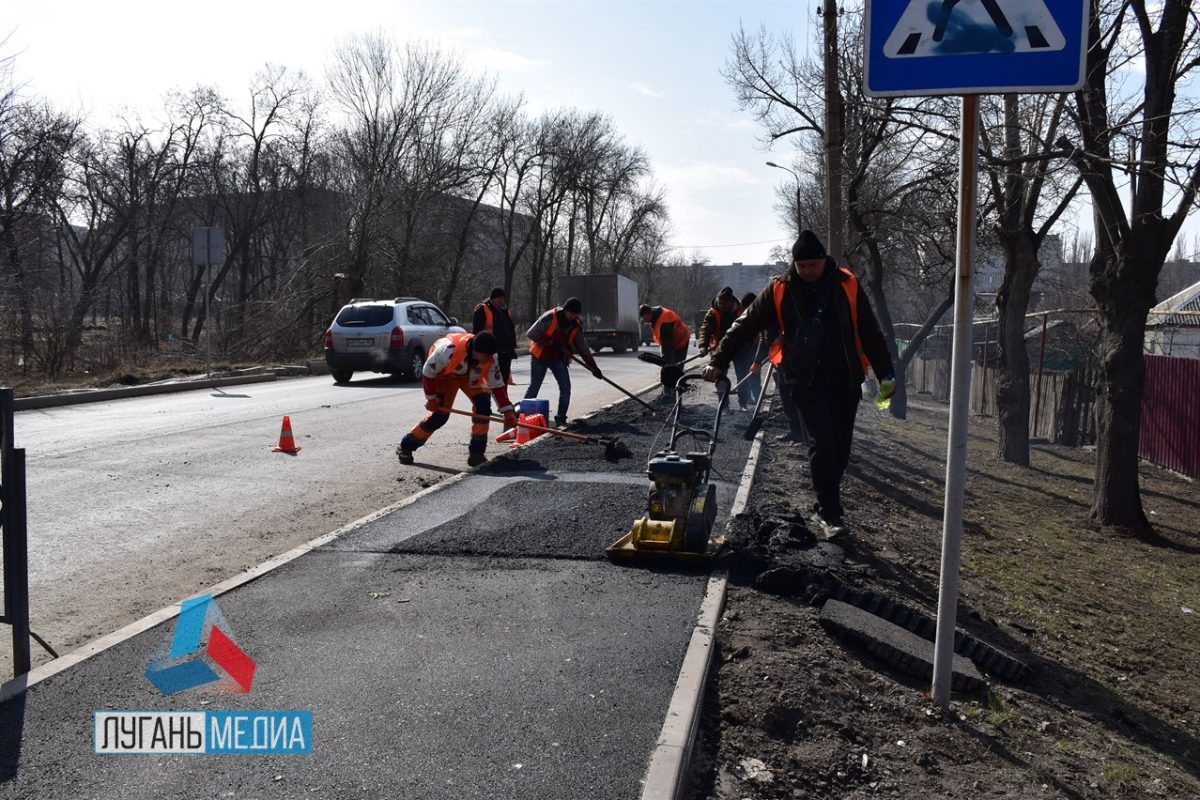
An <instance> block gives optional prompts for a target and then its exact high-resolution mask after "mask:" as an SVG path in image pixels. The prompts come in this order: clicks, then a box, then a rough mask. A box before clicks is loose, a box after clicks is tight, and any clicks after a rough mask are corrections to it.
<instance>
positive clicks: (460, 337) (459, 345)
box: [429, 333, 492, 389]
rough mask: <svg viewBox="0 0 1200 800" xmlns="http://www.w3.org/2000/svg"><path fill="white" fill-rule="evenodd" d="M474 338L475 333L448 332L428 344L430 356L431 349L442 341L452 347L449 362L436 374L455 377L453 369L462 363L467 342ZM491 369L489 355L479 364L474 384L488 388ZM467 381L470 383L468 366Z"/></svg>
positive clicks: (465, 355) (440, 376)
mask: <svg viewBox="0 0 1200 800" xmlns="http://www.w3.org/2000/svg"><path fill="white" fill-rule="evenodd" d="M474 338H475V334H473V333H449V334H446V335H445V336H443V337H442V338H441V339H438V340H437V341H436V342H434V343H433V344H431V345H430V346H429V355H431V356H432V355H433V351H434V350H436V349H437V348H438V346H439V345H440V344H441V343H442V342H450V344H451V345H452V346H453V349H452V350H451V351H450V363H448V364H447V365H446V366H445V368H444V369H442V371H441V374H439V375H438V378H455V377H457V376H456V375H455V374H454V370H456V369H458V366H459V364H462V363H463V361H464V360H465V359H466V357H467V344H468V343H470V341H471V340H472V339H474ZM491 369H492V359H491V357H489V358H488V360H487V361H485V362H483V363H482V364H480V365H479V380H477V381H475V382H474V385H475V386H479V387H481V388H484V389H486V388H488V373H489V372H491ZM467 382H468V383H471V370H470V368H469V367H468V368H467Z"/></svg>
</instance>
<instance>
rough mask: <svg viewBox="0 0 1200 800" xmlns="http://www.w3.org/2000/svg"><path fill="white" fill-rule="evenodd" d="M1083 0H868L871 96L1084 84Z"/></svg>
mask: <svg viewBox="0 0 1200 800" xmlns="http://www.w3.org/2000/svg"><path fill="white" fill-rule="evenodd" d="M1087 9H1088V0H867V37H866V39H867V40H866V45H867V46H866V78H865V81H864V82H865V86H864V90H865V92H866V93H867V94H868V95H870V96H872V97H886V96H889V95H933V94H1004V93H1007V92H1022V93H1024V92H1063V91H1071V90H1074V89H1078V88H1079V87H1080V86H1082V85H1083V70H1084V55H1085V53H1086V44H1085V43H1086V42H1087V20H1088V17H1087Z"/></svg>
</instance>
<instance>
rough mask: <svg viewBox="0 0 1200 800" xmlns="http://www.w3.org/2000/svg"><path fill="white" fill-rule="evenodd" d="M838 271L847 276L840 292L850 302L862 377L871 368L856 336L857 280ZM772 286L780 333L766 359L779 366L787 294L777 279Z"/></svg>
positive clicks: (781, 357) (845, 270) (850, 274)
mask: <svg viewBox="0 0 1200 800" xmlns="http://www.w3.org/2000/svg"><path fill="white" fill-rule="evenodd" d="M838 271H840V272H842V273H843V274H845V275H846V276H847V278H846V280H843V281H840V283H841V284H842V291H843V292H845V294H846V300H848V301H849V302H850V327H851V328H853V329H854V349H855V350H856V351H857V353H858V363H859V364H861V365H862V371H863V375H864V376H865V375H866V374H867V371H868V370H869V369H870V368H871V361H870V359H868V358H867V352H866V350H864V349H863V344H862V339H861V338H859V335H858V278H856V277H854V273H853V272H851V271H850V270H848V269H845V268H844V267H839V268H838ZM774 281H775V283H774V286H772V287H771V296H772V298H773V299H774V301H775V316H776V317H777V318H778V319H779V330H780V331H781V333H780V334H779V336H777V337H776V338H775V341H773V342H771V349H770V351H769V353H768V357H769V358H770V359H771V363H772V364H774V365H775V366H777V367H778V366H779V365H780V364H781V363H783V333H782V331H783V296H784V295H785V294H786V293H787V284H786V283H784V282H783V281H781V280H780V279H779V278H775V279H774Z"/></svg>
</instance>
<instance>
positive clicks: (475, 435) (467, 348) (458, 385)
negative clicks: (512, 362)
mask: <svg viewBox="0 0 1200 800" xmlns="http://www.w3.org/2000/svg"><path fill="white" fill-rule="evenodd" d="M499 349H500V346H499V343H498V342H497V341H496V337H495V336H493V335H492V334H490V333H488V332H487V331H483V332H481V333H451V334H449V335H447V336H443V337H442V338H441V339H438V340H437V341H436V342H434V343H433V347H431V348H429V358H427V359H426V360H425V366H424V367H422V368H421V385H422V386H423V387H424V389H425V408H426V409H428V411H429V413H428V414H426V415H425V419H423V420H421V421H420V422H419V423H417V426H416V427H415V428H413V429H412V430H411V431H409V432H408V434H407V435H406V436H405V437H404V438H403V439H401V440H400V446H399V447H397V448H396V455H397V456H399V458H400V463H401V464H411V463H413V452H414V451H415V450H416V449H417V448H418V447H420V446H421V445H423V444H425V442H427V441H429V437H430V436H432V435H433V433H434V431H436V430H437V429H438V428H440V427H442V426H443V425H445V424H446V420H448V419H450V412H449V411H448V410H447V409H450V408H453V407H454V398H455V397H456V396H457V395H458V393H459V391H460V390H461V391H462V393H463V394H465V395H466V396H467V397H469V398H471V405H472V407H473V410H474V413H475V416H472V417H471V441H470V444H468V445H467V452H468V455H467V464H469V465H470V466H472V467H475V466H478V465H480V464H482V463H483V462H484V461H487V456H485V455H484V451H485V450H486V449H487V433H488V419H487V417H489V416H490V415H491V413H492V408H491V400H490V398H489V394H490V395H491V396H493V397H495V398H496V405H497V406H498V407H499V410H500V413H501V414H503V415H504V427H505V428H506V429H511V428H514V427H516V424H517V415H516V413H515V412H514V411H513V405H512V403H511V402H509V399H508V387H507V386H506V385H505V381H504V376H503V375H501V374H500V367H499V365H498V363H497V361H496V352H497V351H498V350H499Z"/></svg>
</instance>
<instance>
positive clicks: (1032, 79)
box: [863, 0, 1088, 710]
mask: <svg viewBox="0 0 1200 800" xmlns="http://www.w3.org/2000/svg"><path fill="white" fill-rule="evenodd" d="M866 2H867V29H866V64H865V71H864V80H863V82H864V85H863V91H864V93H865V94H867V95H868V96H870V97H895V96H917V97H920V96H928V95H954V94H957V95H962V119H961V120H960V129H959V132H960V139H959V141H960V144H961V152H960V157H959V179H958V234H957V239H958V241H957V246H956V252H955V260H956V269H955V274H956V279H955V287H954V346H953V350H952V355H951V365H952V366H951V383H950V430H949V434H948V436H947V441H946V493H945V500H944V512H943V518H942V560H941V578H940V580H939V585H938V614H937V636H936V639H935V641H934V649H933V652H934V661H933V687H932V694H933V702H934V704H935V705H937V706H938V707H939V708H941V709H943V710H947V709H949V708H950V685H951V678H952V677H953V663H954V627H955V621H956V620H955V617H956V610H957V607H958V575H959V568H960V562H961V555H962V517H963V497H964V487H965V485H966V470H967V428H968V422H969V419H970V395H971V362H972V351H973V342H972V337H971V327H972V326H971V321H972V317H973V311H974V305H975V293H974V289H973V287H972V285H971V273H972V272H973V267H974V249H975V213H976V205H977V202H976V194H977V187H978V175H977V154H978V149H979V95H980V94H1009V93H1014V92H1021V93H1030V92H1066V91H1073V90H1075V89H1078V88H1079V87H1080V86H1082V85H1083V78H1084V60H1085V56H1086V54H1087V48H1086V47H1085V43H1086V42H1087V23H1088V0H941V3H940V4H939V3H938V2H937V0H905V1H904V2H896V0H875V2H872V0H866ZM1050 6H1053V11H1051V8H1050Z"/></svg>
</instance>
